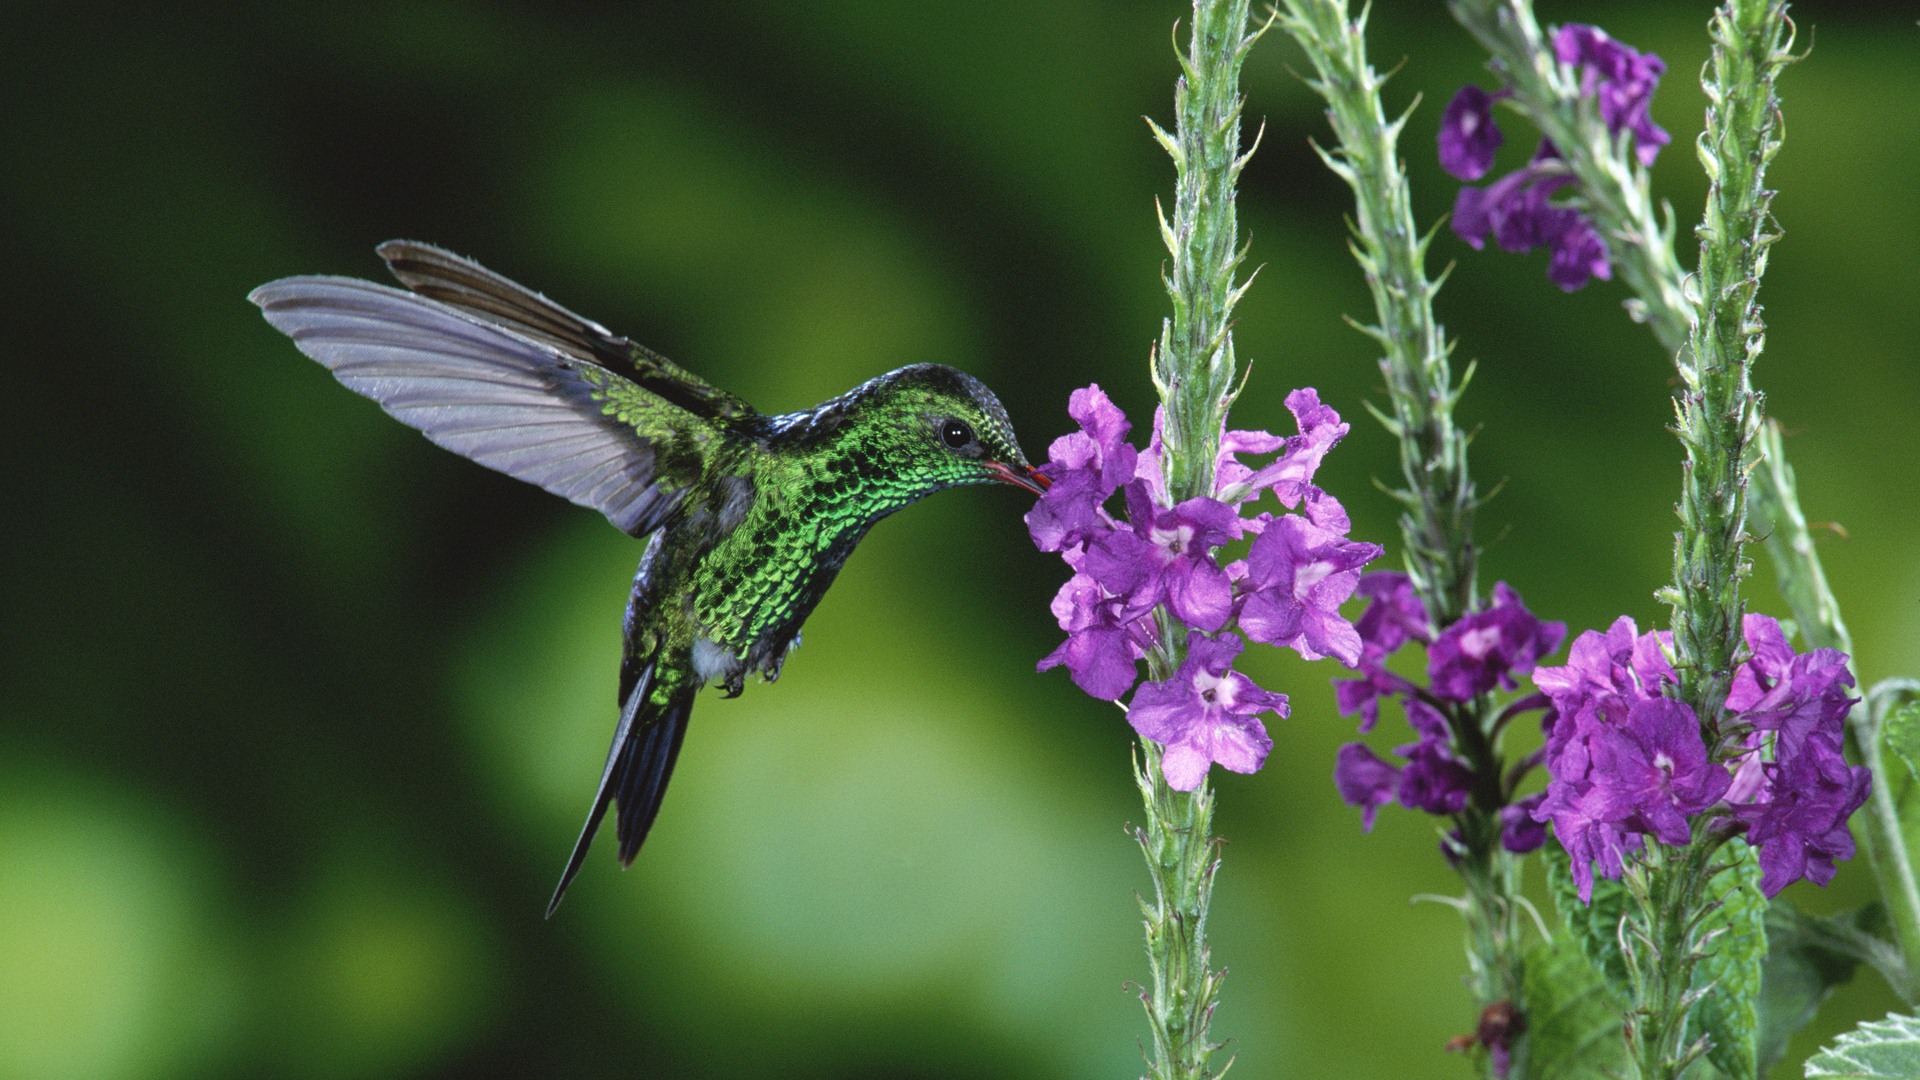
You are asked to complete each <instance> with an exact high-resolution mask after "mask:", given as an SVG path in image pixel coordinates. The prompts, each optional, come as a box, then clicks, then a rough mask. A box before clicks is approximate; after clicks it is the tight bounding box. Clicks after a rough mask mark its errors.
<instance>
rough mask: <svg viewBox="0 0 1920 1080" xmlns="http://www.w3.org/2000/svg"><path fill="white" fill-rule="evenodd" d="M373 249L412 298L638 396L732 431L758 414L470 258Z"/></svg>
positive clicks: (403, 245)
mask: <svg viewBox="0 0 1920 1080" xmlns="http://www.w3.org/2000/svg"><path fill="white" fill-rule="evenodd" d="M375 250H377V251H379V253H380V257H381V258H382V259H385V260H386V263H387V269H388V270H390V271H392V272H393V276H394V277H396V278H398V279H399V280H400V283H401V284H402V285H405V286H406V287H407V288H409V289H411V290H413V291H414V292H416V293H419V294H420V295H422V296H427V297H432V298H433V299H435V300H438V301H440V302H441V303H443V304H447V305H450V306H452V307H456V308H459V309H460V310H462V311H466V312H470V313H472V314H474V315H477V316H479V317H480V318H481V319H483V320H484V321H487V322H492V323H498V324H500V325H502V326H505V327H507V328H508V329H510V330H512V331H514V332H515V333H517V334H521V335H523V336H525V337H529V338H532V339H533V340H535V341H539V342H541V343H543V344H546V345H551V346H553V347H554V348H556V349H559V350H560V351H561V352H564V353H566V354H567V355H569V356H572V357H574V358H575V359H578V360H585V361H587V362H588V363H592V364H598V365H600V366H601V367H604V368H607V369H608V370H610V371H614V372H618V373H619V374H621V375H625V376H626V377H627V378H629V379H631V380H633V382H635V383H636V384H638V385H639V386H640V387H641V388H642V389H644V390H647V391H649V392H651V393H654V394H658V395H659V396H660V397H662V398H664V399H666V400H667V401H668V402H670V403H672V404H674V405H678V406H679V407H681V408H683V409H685V410H687V411H688V412H691V413H693V414H695V415H697V416H704V417H707V418H709V419H712V420H717V421H720V422H723V423H728V424H731V423H734V422H736V421H742V420H746V419H748V418H751V417H755V416H757V415H758V414H757V413H756V412H755V411H754V409H753V406H751V405H748V404H747V403H746V402H744V401H742V400H740V399H739V398H737V397H735V396H733V395H732V394H729V393H727V392H726V391H725V390H722V389H720V388H719V387H717V386H715V385H713V384H712V383H710V382H707V381H706V380H705V379H702V378H701V377H699V376H698V375H695V374H694V373H693V372H691V371H688V370H687V369H685V368H683V367H681V366H680V365H678V364H676V363H674V362H673V361H671V360H669V359H667V358H666V357H664V356H661V355H660V354H659V353H657V352H654V351H653V350H652V349H649V348H647V347H646V346H644V345H639V344H636V343H635V342H633V341H629V340H628V339H626V338H624V337H620V336H619V335H617V334H615V333H613V332H612V331H610V330H608V329H607V328H606V327H604V326H601V325H600V324H599V323H597V322H594V321H593V320H592V319H585V318H581V317H580V316H578V315H575V314H574V313H573V312H571V311H568V310H567V309H566V308H563V307H561V306H560V305H559V304H556V303H554V302H553V301H551V300H549V299H547V298H546V297H544V296H542V295H540V294H539V293H537V292H534V291H533V290H531V289H529V288H527V287H526V286H524V285H520V284H518V283H516V282H513V281H509V280H508V279H506V278H504V277H501V276H500V275H499V274H496V273H494V272H493V271H491V270H489V269H487V268H486V267H484V266H481V265H480V264H479V263H477V262H474V261H473V260H472V259H464V258H461V257H460V256H458V255H455V254H453V253H452V252H450V251H446V250H444V249H442V248H437V247H434V246H433V245H432V244H422V243H420V242H418V241H415V240H389V241H387V242H386V243H384V244H381V245H380V246H379V247H378V248H377V249H375Z"/></svg>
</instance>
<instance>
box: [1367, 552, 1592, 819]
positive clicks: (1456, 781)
mask: <svg viewBox="0 0 1920 1080" xmlns="http://www.w3.org/2000/svg"><path fill="white" fill-rule="evenodd" d="M1359 592H1360V593H1361V595H1363V596H1365V597H1367V598H1368V599H1369V600H1370V601H1371V603H1370V604H1369V605H1368V607H1367V609H1366V611H1364V612H1363V613H1361V616H1360V619H1359V621H1358V622H1356V623H1355V624H1354V625H1355V630H1356V632H1357V633H1358V634H1359V636H1360V643H1361V650H1360V663H1359V664H1358V665H1357V666H1358V668H1359V671H1360V678H1358V679H1348V680H1341V681H1336V682H1335V683H1334V693H1335V697H1336V699H1337V701H1338V702H1339V705H1340V713H1341V715H1342V716H1350V715H1352V714H1354V713H1356V712H1357V713H1359V714H1360V730H1361V731H1362V732H1365V731H1368V730H1370V729H1372V727H1373V725H1374V724H1375V723H1376V722H1378V720H1379V718H1380V701H1381V699H1382V698H1397V699H1398V700H1399V701H1400V704H1401V707H1402V708H1403V709H1404V710H1405V712H1406V714H1407V723H1408V724H1409V725H1410V726H1411V727H1412V728H1413V732H1414V734H1415V736H1417V739H1416V741H1414V742H1411V743H1408V744H1406V745H1404V746H1400V747H1396V748H1395V749H1394V753H1395V754H1396V755H1398V756H1399V757H1400V758H1401V759H1402V762H1403V764H1399V765H1394V764H1391V763H1389V762H1387V761H1385V760H1382V759H1381V758H1380V757H1379V755H1377V754H1375V753H1374V752H1373V750H1372V749H1371V748H1369V747H1368V746H1367V745H1366V744H1365V743H1359V742H1355V743H1348V744H1347V745H1346V746H1343V747H1341V749H1340V755H1339V758H1338V759H1337V761H1336V763H1335V765H1334V771H1333V779H1334V786H1335V787H1336V788H1337V789H1338V790H1339V792H1340V797H1341V798H1342V799H1344V800H1346V801H1347V802H1348V803H1349V804H1351V805H1354V806H1357V807H1359V808H1360V810H1361V826H1362V827H1363V828H1366V829H1371V828H1373V819H1374V814H1375V812H1376V811H1377V810H1378V809H1379V808H1380V807H1382V806H1385V805H1386V804H1387V803H1390V802H1395V801H1397V802H1399V803H1400V805H1402V806H1405V807H1407V808H1408V809H1412V810H1424V811H1426V812H1427V813H1430V814H1456V813H1459V812H1460V811H1461V810H1462V809H1464V808H1465V807H1466V805H1467V798H1468V796H1469V794H1470V793H1471V792H1472V790H1473V785H1474V783H1475V781H1476V779H1477V778H1476V776H1475V774H1474V771H1473V768H1472V767H1471V766H1470V765H1469V763H1468V762H1467V761H1465V760H1464V759H1463V758H1462V757H1461V756H1460V754H1459V752H1458V750H1457V748H1456V746H1455V742H1454V732H1453V722H1452V721H1450V719H1449V715H1448V713H1449V711H1452V712H1454V713H1455V714H1456V715H1457V716H1460V717H1466V714H1465V708H1466V707H1467V706H1469V705H1470V704H1471V703H1472V702H1474V701H1475V699H1477V698H1479V697H1480V696H1481V695H1483V694H1489V693H1491V692H1493V690H1494V689H1495V688H1501V689H1506V690H1515V689H1518V687H1519V676H1522V675H1525V674H1527V673H1528V672H1530V671H1532V670H1533V666H1534V665H1535V664H1536V663H1538V662H1539V661H1540V659H1541V658H1542V657H1544V656H1547V655H1548V654H1550V653H1552V652H1553V651H1554V650H1555V649H1557V648H1559V647H1560V642H1561V641H1562V640H1563V639H1564V638H1565V637H1566V635H1567V627H1566V624H1565V623H1557V622H1542V621H1541V620H1539V619H1538V618H1536V617H1534V615H1533V613H1532V612H1530V611H1528V610H1527V607H1526V605H1525V604H1524V603H1522V602H1521V600H1520V594H1518V593H1516V592H1514V591H1513V590H1512V589H1511V588H1509V587H1508V586H1507V584H1506V583H1505V582H1501V583H1500V584H1498V585H1496V586H1494V590H1493V598H1492V601H1491V602H1490V603H1489V604H1488V605H1487V606H1486V607H1485V608H1483V609H1481V610H1479V611H1476V612H1473V613H1471V614H1468V615H1466V616H1464V617H1462V618H1461V619H1459V620H1458V621H1456V622H1455V623H1453V624H1452V625H1451V626H1448V627H1446V628H1445V629H1444V630H1441V631H1439V632H1438V633H1435V632H1434V630H1433V625H1432V620H1430V619H1429V618H1428V616H1427V609H1426V607H1425V605H1423V604H1422V603H1421V602H1420V598H1419V596H1417V595H1416V594H1415V593H1414V589H1413V582H1412V581H1411V580H1409V579H1408V577H1407V575H1405V574H1402V573H1397V572H1393V571H1379V572H1376V573H1371V574H1367V575H1366V576H1364V577H1362V578H1361V579H1360V585H1359ZM1413 641H1417V642H1419V643H1420V644H1422V645H1424V646H1426V650H1427V678H1426V684H1425V685H1424V686H1423V685H1420V684H1418V683H1415V682H1414V681H1413V680H1411V679H1407V678H1405V677H1402V676H1400V675H1396V674H1394V673H1393V672H1391V671H1388V670H1387V667H1386V664H1387V660H1388V658H1389V657H1391V656H1393V655H1394V654H1395V653H1396V652H1398V651H1399V650H1400V649H1401V647H1402V646H1404V645H1406V644H1407V643H1408V642H1413ZM1546 704H1547V703H1546V699H1545V698H1543V697H1540V696H1539V695H1529V696H1526V697H1523V698H1520V699H1518V700H1516V701H1514V702H1512V703H1510V704H1509V705H1507V706H1506V708H1505V709H1504V710H1502V712H1501V713H1500V714H1499V716H1500V722H1501V723H1505V722H1506V721H1508V720H1511V719H1512V718H1513V717H1514V716H1516V715H1518V714H1520V713H1523V712H1526V711H1529V710H1532V709H1542V708H1545V707H1546ZM1462 722H1470V723H1477V722H1478V717H1466V718H1465V719H1464V720H1463V721H1462ZM1502 782H1506V781H1505V780H1503V781H1502ZM1537 798H1538V797H1537V796H1535V797H1531V798H1530V799H1523V800H1521V801H1520V802H1517V803H1514V804H1512V805H1510V806H1507V807H1505V808H1503V810H1502V813H1501V843H1502V844H1503V845H1504V846H1505V847H1506V848H1507V849H1508V850H1510V851H1515V852H1527V851H1532V850H1534V849H1535V848H1538V847H1539V846H1540V845H1541V844H1543V843H1545V842H1546V832H1545V830H1544V829H1543V828H1541V827H1540V825H1539V824H1538V823H1537V822H1535V821H1534V820H1533V819H1532V818H1531V816H1530V815H1529V813H1528V811H1529V810H1530V809H1531V807H1532V805H1533V803H1534V802H1535V801H1537Z"/></svg>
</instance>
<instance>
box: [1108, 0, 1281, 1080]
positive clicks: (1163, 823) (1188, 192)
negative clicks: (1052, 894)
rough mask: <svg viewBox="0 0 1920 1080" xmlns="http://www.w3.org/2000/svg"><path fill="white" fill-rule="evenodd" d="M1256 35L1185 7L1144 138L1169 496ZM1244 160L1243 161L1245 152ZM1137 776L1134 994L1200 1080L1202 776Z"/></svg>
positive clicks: (1227, 362) (1203, 1038)
mask: <svg viewBox="0 0 1920 1080" xmlns="http://www.w3.org/2000/svg"><path fill="white" fill-rule="evenodd" d="M1258 36H1259V35H1258V33H1253V34H1249V33H1248V31H1247V0H1194V5H1193V23H1192V26H1191V28H1190V33H1189V37H1188V47H1187V55H1186V56H1184V57H1182V58H1181V61H1180V67H1181V78H1180V80H1179V81H1178V82H1177V83H1176V84H1175V87H1174V112H1175V125H1174V131H1173V133H1171V134H1169V133H1168V132H1167V131H1166V130H1164V129H1162V128H1161V127H1159V126H1158V125H1154V126H1153V134H1154V137H1155V138H1156V139H1157V140H1158V141H1159V143H1160V145H1161V146H1162V147H1164V148H1165V149H1166V151H1167V153H1168V154H1169V155H1171V156H1172V158H1173V162H1174V172H1175V182H1174V199H1173V216H1172V219H1171V220H1168V218H1167V217H1166V216H1165V213H1164V211H1163V213H1162V215H1161V219H1160V231H1161V236H1162V238H1163V239H1164V240H1165V241H1166V245H1167V250H1168V253H1169V254H1170V256H1171V260H1170V262H1169V268H1168V270H1167V272H1166V274H1165V282H1166V286H1167V293H1168V295H1169V296H1170V297H1171V299H1172V301H1173V314H1172V316H1171V317H1170V318H1168V319H1166V320H1165V321H1164V322H1163V324H1162V327H1161V333H1160V343H1159V347H1158V348H1157V349H1155V351H1154V357H1153V363H1152V377H1153V382H1154V386H1155V387H1156V388H1157V389H1158V390H1159V392H1160V400H1161V403H1162V405H1163V406H1164V407H1165V410H1166V425H1165V429H1164V431H1163V434H1162V439H1163V442H1164V445H1165V448H1166V456H1165V459H1164V460H1165V466H1166V471H1167V482H1168V488H1169V491H1170V493H1171V495H1172V497H1173V501H1174V502H1176V503H1178V502H1180V501H1182V500H1184V499H1188V498H1193V497H1196V496H1200V495H1211V494H1212V493H1213V484H1214V463H1215V459H1216V457H1217V456H1218V453H1219V442H1220V430H1221V427H1222V424H1223V423H1224V421H1225V419H1226V410H1227V406H1228V404H1229V403H1230V402H1231V400H1232V398H1233V394H1234V387H1235V380H1236V375H1237V371H1236V364H1235V361H1234V355H1233V336H1232V333H1231V330H1230V327H1231V325H1232V313H1233V306H1234V304H1235V302H1237V301H1238V300H1239V298H1240V295H1241V294H1242V293H1243V292H1244V291H1245V290H1246V287H1247V284H1248V283H1246V282H1239V283H1236V282H1235V280H1234V277H1235V274H1236V273H1237V272H1238V269H1239V266H1240V259H1241V256H1242V254H1243V252H1242V250H1241V248H1240V247H1239V240H1238V224H1237V221H1236V217H1235V212H1234V183H1235V180H1236V179H1237V178H1238V176H1239V175H1240V170H1241V168H1242V167H1243V166H1244V165H1245V163H1246V157H1245V155H1243V154H1242V153H1241V151H1240V107H1241V97H1240V90H1239V86H1240V66H1241V63H1242V61H1243V60H1244V59H1245V58H1246V55H1247V51H1248V50H1249V49H1250V48H1252V46H1253V42H1254V40H1255V38H1257V37H1258ZM1247 153H1249V154H1250V153H1252V151H1251V150H1249V151H1247ZM1160 629H1161V633H1160V645H1159V646H1158V647H1157V648H1155V649H1154V650H1153V651H1152V652H1151V653H1150V654H1149V656H1148V658H1147V662H1148V667H1149V670H1150V671H1151V673H1152V677H1153V678H1154V679H1156V680H1164V679H1167V678H1170V677H1172V675H1173V673H1174V671H1175V669H1176V668H1177V667H1178V666H1179V662H1180V649H1181V643H1180V642H1179V641H1178V640H1177V638H1178V635H1177V634H1176V633H1173V632H1172V629H1173V628H1172V627H1171V625H1170V621H1169V620H1168V619H1167V618H1165V617H1164V616H1163V617H1162V618H1161V620H1160ZM1141 743H1142V747H1143V758H1144V762H1143V763H1142V764H1140V765H1138V766H1137V767H1136V769H1135V774H1136V777H1137V779H1138V781H1139V784H1140V794H1141V800H1142V804H1143V806H1144V807H1145V810H1146V827H1145V828H1143V829H1139V830H1136V831H1135V834H1134V835H1135V837H1136V839H1138V840H1139V842H1140V846H1141V849H1142V850H1143V851H1144V852H1145V854H1146V859H1147V869H1148V873H1149V874H1150V876H1151V877H1152V878H1153V896H1152V897H1151V898H1150V899H1147V898H1143V899H1142V900H1141V911H1142V914H1143V915H1144V916H1145V919H1146V943H1147V961H1148V965H1149V967H1150V969H1151V972H1152V978H1153V985H1152V987H1151V988H1149V989H1148V990H1147V991H1145V992H1144V993H1142V995H1141V999H1142V1001H1143V1003H1144V1004H1145V1005H1146V1010H1147V1024H1148V1028H1149V1030H1150V1031H1151V1033H1152V1037H1153V1060H1152V1061H1151V1062H1150V1063H1149V1065H1150V1067H1151V1070H1152V1073H1151V1075H1152V1077H1153V1078H1154V1080H1200V1078H1204V1077H1209V1076H1212V1075H1214V1074H1213V1073H1212V1071H1211V1070H1210V1069H1209V1068H1208V1061H1209V1059H1210V1058H1211V1057H1212V1055H1213V1053H1214V1052H1215V1051H1216V1050H1218V1049H1219V1048H1220V1044H1217V1043H1214V1042H1212V1041H1210V1039H1209V1036H1208V1033H1207V1025H1208V1023H1209V1021H1210V1020H1211V1018H1212V1015H1213V1007H1214V996H1215V994H1216V992H1217V991H1218V989H1219V985H1220V980H1221V978H1222V976H1223V975H1224V972H1215V971H1213V970H1212V969H1211V968H1210V967H1209V963H1210V958H1209V952H1208V948H1207V907H1208V904H1209V902H1210V900H1211V897H1212V892H1213V877H1214V873H1215V872H1216V871H1217V869H1218V867H1219V860H1218V858H1217V857H1216V853H1215V852H1216V849H1215V843H1214V840H1213V836H1212V833H1211V825H1212V817H1213V795H1212V793H1211V791H1210V790H1209V789H1208V786H1207V783H1206V781H1205V780H1202V781H1201V783H1200V786H1199V787H1198V788H1197V789H1195V790H1194V791H1192V792H1181V791H1175V790H1173V789H1171V788H1169V787H1168V786H1167V782H1166V778H1165V777H1164V776H1162V775H1161V771H1160V747H1159V746H1157V745H1156V744H1154V743H1153V742H1152V741H1151V740H1148V739H1142V740H1141Z"/></svg>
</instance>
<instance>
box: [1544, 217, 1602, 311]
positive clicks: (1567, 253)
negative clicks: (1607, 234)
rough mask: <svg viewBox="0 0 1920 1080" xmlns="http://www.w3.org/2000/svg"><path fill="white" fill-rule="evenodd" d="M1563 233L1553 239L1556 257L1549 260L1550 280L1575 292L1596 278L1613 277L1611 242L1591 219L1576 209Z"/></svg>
mask: <svg viewBox="0 0 1920 1080" xmlns="http://www.w3.org/2000/svg"><path fill="white" fill-rule="evenodd" d="M1560 213H1561V214H1564V215H1569V216H1568V217H1567V219H1566V221H1565V222H1564V223H1563V227H1562V229H1561V231H1560V233H1559V234H1558V235H1557V236H1555V237H1554V240H1553V257H1552V258H1551V259H1549V260H1548V261H1547V280H1548V281H1551V282H1553V283H1554V284H1555V285H1558V286H1560V291H1561V292H1573V291H1575V290H1576V289H1579V288H1581V287H1582V286H1584V285H1585V284H1586V283H1587V282H1588V281H1590V280H1592V279H1593V278H1599V279H1600V280H1601V281H1609V280H1612V278H1613V262H1612V257H1611V254H1610V253H1609V252H1608V251H1607V242H1606V241H1605V240H1602V239H1601V238H1600V234H1599V233H1598V232H1595V231H1594V228H1593V225H1592V223H1591V222H1589V221H1587V219H1586V218H1585V217H1583V216H1582V215H1580V214H1579V213H1577V212H1575V211H1572V210H1562V211H1560Z"/></svg>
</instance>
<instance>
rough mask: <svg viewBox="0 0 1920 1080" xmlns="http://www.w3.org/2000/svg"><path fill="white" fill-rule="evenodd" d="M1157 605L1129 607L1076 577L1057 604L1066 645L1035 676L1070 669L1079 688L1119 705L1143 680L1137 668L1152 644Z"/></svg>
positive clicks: (1055, 612)
mask: <svg viewBox="0 0 1920 1080" xmlns="http://www.w3.org/2000/svg"><path fill="white" fill-rule="evenodd" d="M1151 611H1152V605H1151V604H1148V605H1146V606H1144V607H1142V606H1140V605H1139V604H1137V603H1129V601H1128V600H1127V598H1126V597H1124V596H1115V595H1113V594H1111V593H1109V592H1107V591H1106V590H1105V589H1103V588H1101V587H1100V583H1099V582H1097V581H1095V580H1093V578H1091V577H1089V576H1087V575H1086V574H1084V573H1079V574H1075V575H1073V577H1071V578H1068V579H1067V583H1066V584H1065V585H1062V586H1060V591H1059V592H1058V593H1056V594H1055V595H1054V598H1053V616H1054V618H1055V619H1057V620H1058V621H1059V623H1060V629H1062V630H1065V631H1066V632H1067V640H1066V641H1064V642H1062V643H1061V644H1060V647H1059V648H1057V649H1055V650H1053V652H1051V653H1049V654H1048V655H1047V657H1046V658H1045V659H1043V660H1041V661H1040V663H1039V664H1038V665H1037V666H1036V670H1039V671H1046V670H1048V669H1050V668H1055V667H1059V666H1060V665H1062V664H1065V665H1066V667H1067V671H1068V673H1070V674H1071V675H1072V676H1073V681H1074V685H1076V686H1078V687H1080V689H1082V690H1084V691H1086V692H1087V693H1088V694H1091V695H1092V696H1094V697H1097V698H1099V699H1101V700H1102V701H1117V700H1119V699H1120V697H1121V695H1123V694H1125V693H1126V692H1127V691H1128V690H1130V689H1132V688H1133V684H1134V681H1135V680H1136V679H1137V678H1139V670H1138V669H1137V667H1136V666H1135V665H1136V663H1137V662H1138V661H1139V659H1140V657H1142V656H1145V655H1146V650H1147V646H1148V645H1150V644H1151V643H1152V641H1153V620H1152V618H1151V615H1150V613H1151Z"/></svg>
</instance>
